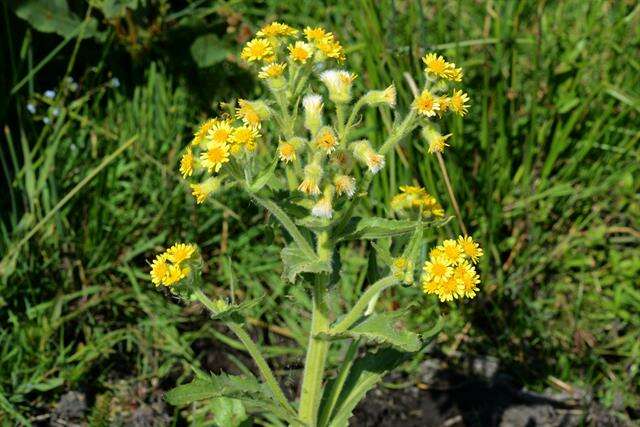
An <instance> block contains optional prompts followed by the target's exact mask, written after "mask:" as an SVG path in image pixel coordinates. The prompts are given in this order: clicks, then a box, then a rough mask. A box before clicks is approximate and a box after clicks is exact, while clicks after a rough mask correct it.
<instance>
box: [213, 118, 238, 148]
mask: <svg viewBox="0 0 640 427" xmlns="http://www.w3.org/2000/svg"><path fill="white" fill-rule="evenodd" d="M232 131H233V128H232V127H231V124H230V123H229V121H228V120H221V121H218V122H217V123H215V124H214V125H213V126H212V127H211V128H210V129H209V131H208V133H207V140H208V141H209V142H211V143H213V144H226V143H227V142H229V136H231V132H232Z"/></svg>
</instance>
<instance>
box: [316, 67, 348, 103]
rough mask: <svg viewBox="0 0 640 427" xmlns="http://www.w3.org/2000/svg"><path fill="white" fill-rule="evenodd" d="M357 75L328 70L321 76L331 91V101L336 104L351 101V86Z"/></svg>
mask: <svg viewBox="0 0 640 427" xmlns="http://www.w3.org/2000/svg"><path fill="white" fill-rule="evenodd" d="M355 79H356V75H355V74H353V73H349V72H348V71H343V70H327V71H325V72H323V73H322V74H320V80H322V83H324V85H325V86H326V87H327V90H328V91H329V99H331V100H332V101H333V102H335V103H338V104H340V103H347V102H349V101H351V86H353V81H354V80H355Z"/></svg>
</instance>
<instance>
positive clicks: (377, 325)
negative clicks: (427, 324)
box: [318, 311, 422, 352]
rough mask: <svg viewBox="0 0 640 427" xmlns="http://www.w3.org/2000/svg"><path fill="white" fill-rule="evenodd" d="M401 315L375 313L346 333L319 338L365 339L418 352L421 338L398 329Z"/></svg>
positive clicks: (328, 333) (322, 334) (326, 333)
mask: <svg viewBox="0 0 640 427" xmlns="http://www.w3.org/2000/svg"><path fill="white" fill-rule="evenodd" d="M403 313H404V311H403V312H400V313H379V314H378V313H374V314H371V315H370V316H367V317H364V318H363V319H362V320H360V321H359V322H357V323H355V324H354V325H353V326H351V327H350V328H349V329H347V330H346V331H345V332H341V333H337V334H335V333H331V331H329V332H324V333H321V334H318V338H321V339H328V340H335V339H346V338H353V339H359V338H362V339H365V340H367V341H371V342H375V343H378V344H382V345H390V346H393V347H396V348H398V349H400V350H403V351H409V352H412V351H418V350H419V349H420V347H421V345H422V342H421V341H420V337H419V336H418V334H415V333H413V332H411V331H407V330H404V329H400V328H396V327H395V323H396V321H397V318H398V317H399V316H401V315H402V314H403Z"/></svg>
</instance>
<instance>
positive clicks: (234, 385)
mask: <svg viewBox="0 0 640 427" xmlns="http://www.w3.org/2000/svg"><path fill="white" fill-rule="evenodd" d="M217 397H231V398H235V399H258V400H265V401H272V400H273V396H272V395H271V394H270V391H269V389H268V388H267V387H266V386H265V385H264V384H261V383H260V382H259V381H258V380H257V379H256V378H255V377H249V376H240V375H227V374H220V375H211V376H210V377H205V378H197V379H195V380H193V381H192V382H190V383H189V384H183V385H180V386H178V387H176V388H174V389H173V390H170V391H168V392H167V394H166V395H165V399H166V401H167V402H169V403H170V404H171V405H175V406H179V405H188V404H189V403H193V402H197V401H199V400H205V399H213V398H217Z"/></svg>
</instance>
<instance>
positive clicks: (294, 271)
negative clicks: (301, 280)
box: [280, 243, 332, 282]
mask: <svg viewBox="0 0 640 427" xmlns="http://www.w3.org/2000/svg"><path fill="white" fill-rule="evenodd" d="M280 256H281V258H282V264H283V271H282V274H283V276H284V277H286V278H287V280H289V281H290V282H295V280H296V277H297V276H298V275H299V274H301V273H331V271H332V269H331V262H330V261H323V260H321V259H319V258H318V257H313V258H310V257H308V256H306V255H305V254H304V253H303V252H302V251H301V250H300V248H299V247H298V245H296V244H295V243H290V244H289V245H287V246H286V247H285V248H284V249H282V252H281V253H280Z"/></svg>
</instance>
